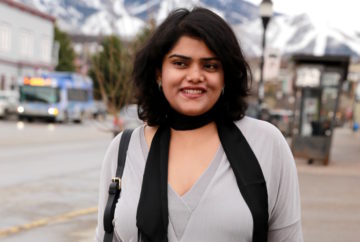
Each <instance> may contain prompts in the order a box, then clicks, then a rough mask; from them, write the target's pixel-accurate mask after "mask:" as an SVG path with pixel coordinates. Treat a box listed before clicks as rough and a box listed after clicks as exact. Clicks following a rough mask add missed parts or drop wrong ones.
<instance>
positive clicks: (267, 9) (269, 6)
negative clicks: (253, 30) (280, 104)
mask: <svg viewBox="0 0 360 242" xmlns="http://www.w3.org/2000/svg"><path fill="white" fill-rule="evenodd" d="M272 14H273V3H272V1H271V0H262V2H261V3H260V16H261V20H262V23H263V27H264V31H263V35H262V54H261V61H260V80H259V87H258V101H259V115H258V116H259V118H261V106H262V103H263V100H264V52H265V43H266V28H267V26H268V23H269V21H270V18H271V16H272Z"/></svg>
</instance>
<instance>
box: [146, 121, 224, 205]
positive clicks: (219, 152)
mask: <svg viewBox="0 0 360 242" xmlns="http://www.w3.org/2000/svg"><path fill="white" fill-rule="evenodd" d="M140 144H141V149H142V154H143V158H144V160H145V162H146V160H147V156H148V154H149V149H150V147H149V145H148V144H147V142H146V139H145V127H144V126H143V127H142V130H141V132H140ZM222 154H224V150H223V149H222V146H221V143H220V144H219V146H218V148H217V150H216V152H215V155H214V157H213V158H212V160H211V161H210V163H209V165H208V166H207V167H206V169H205V170H204V171H203V173H202V174H201V175H200V176H199V177H198V179H197V180H196V181H195V182H194V184H193V185H192V186H191V187H190V189H189V190H187V191H186V192H185V193H184V194H182V195H179V194H178V193H177V192H176V191H175V189H173V188H172V186H171V185H170V183H169V182H168V188H169V189H171V191H172V192H173V193H175V194H176V196H177V197H178V198H180V199H186V200H187V197H191V194H192V193H194V192H199V191H200V190H201V189H200V188H197V187H202V186H201V184H200V185H198V184H199V183H201V180H208V178H209V176H208V175H206V174H207V173H209V170H210V172H211V174H212V175H214V167H213V166H215V168H217V167H218V165H219V163H220V160H221V155H222ZM215 161H216V162H215ZM213 163H216V164H215V165H214V164H213ZM210 177H212V176H210ZM193 190H195V191H194V192H193Z"/></svg>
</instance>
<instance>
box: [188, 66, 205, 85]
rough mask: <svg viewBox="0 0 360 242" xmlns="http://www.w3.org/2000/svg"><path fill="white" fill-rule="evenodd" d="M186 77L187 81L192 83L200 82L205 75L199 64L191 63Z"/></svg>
mask: <svg viewBox="0 0 360 242" xmlns="http://www.w3.org/2000/svg"><path fill="white" fill-rule="evenodd" d="M186 78H187V80H188V81H191V82H194V83H197V82H202V81H204V80H205V77H204V75H203V73H202V70H201V67H200V66H199V65H193V66H192V67H191V68H189V72H188V75H187V77H186Z"/></svg>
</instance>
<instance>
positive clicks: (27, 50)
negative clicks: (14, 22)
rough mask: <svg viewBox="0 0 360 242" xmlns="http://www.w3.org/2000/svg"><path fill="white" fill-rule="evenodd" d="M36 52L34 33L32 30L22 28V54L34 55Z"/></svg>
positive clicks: (26, 55)
mask: <svg viewBox="0 0 360 242" xmlns="http://www.w3.org/2000/svg"><path fill="white" fill-rule="evenodd" d="M33 53H34V35H33V33H32V32H31V31H30V30H22V31H21V33H20V55H22V56H23V57H32V56H33Z"/></svg>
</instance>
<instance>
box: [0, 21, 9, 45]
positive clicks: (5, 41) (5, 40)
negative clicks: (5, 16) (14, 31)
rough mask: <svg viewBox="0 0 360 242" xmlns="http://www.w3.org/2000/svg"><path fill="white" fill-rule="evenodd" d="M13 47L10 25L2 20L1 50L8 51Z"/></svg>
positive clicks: (0, 28)
mask: <svg viewBox="0 0 360 242" xmlns="http://www.w3.org/2000/svg"><path fill="white" fill-rule="evenodd" d="M10 47H11V32H10V26H9V25H8V24H6V23H4V22H0V51H1V52H7V51H9V50H10Z"/></svg>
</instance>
